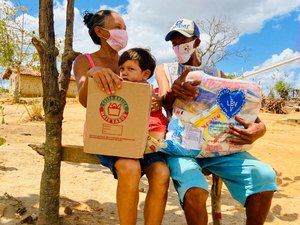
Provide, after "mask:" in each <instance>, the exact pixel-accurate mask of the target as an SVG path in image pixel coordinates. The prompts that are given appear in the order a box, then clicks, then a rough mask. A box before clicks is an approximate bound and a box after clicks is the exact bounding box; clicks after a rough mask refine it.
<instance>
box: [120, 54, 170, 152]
mask: <svg viewBox="0 0 300 225" xmlns="http://www.w3.org/2000/svg"><path fill="white" fill-rule="evenodd" d="M118 64H119V68H120V76H121V78H122V79H123V80H127V81H132V82H142V83H146V82H147V80H148V79H149V78H151V77H152V76H153V72H154V69H155V66H156V63H155V58H154V57H153V56H152V55H151V54H150V52H149V51H148V50H146V49H143V48H132V49H129V50H127V51H125V52H124V53H123V54H122V55H121V56H120V59H119V62H118ZM156 92H158V89H155V90H154V91H153V95H156V94H157V93H156ZM157 97H159V96H157ZM167 124H168V119H167V118H166V117H165V115H164V114H163V113H162V110H161V109H160V110H158V111H154V112H151V114H150V120H149V129H148V132H149V136H148V143H147V147H146V150H145V153H152V152H154V151H155V150H156V149H157V148H158V145H159V142H160V141H161V140H162V139H164V138H165V134H166V130H167Z"/></svg>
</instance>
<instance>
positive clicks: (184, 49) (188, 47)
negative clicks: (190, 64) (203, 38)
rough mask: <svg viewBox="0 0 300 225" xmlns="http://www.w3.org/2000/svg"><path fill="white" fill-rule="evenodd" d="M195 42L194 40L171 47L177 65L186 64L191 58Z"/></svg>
mask: <svg viewBox="0 0 300 225" xmlns="http://www.w3.org/2000/svg"><path fill="white" fill-rule="evenodd" d="M195 41H196V39H195V40H192V41H190V42H187V43H183V44H180V45H176V46H173V50H174V52H175V54H176V56H177V58H178V62H179V63H186V62H187V61H188V60H189V59H190V58H191V55H192V54H193V53H194V51H195V48H194V43H195Z"/></svg>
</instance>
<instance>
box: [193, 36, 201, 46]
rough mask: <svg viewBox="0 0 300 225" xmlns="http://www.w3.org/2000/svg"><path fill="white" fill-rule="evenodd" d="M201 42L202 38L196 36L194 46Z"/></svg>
mask: <svg viewBox="0 0 300 225" xmlns="http://www.w3.org/2000/svg"><path fill="white" fill-rule="evenodd" d="M200 43H201V40H200V38H196V40H195V43H194V48H198V47H199V45H200Z"/></svg>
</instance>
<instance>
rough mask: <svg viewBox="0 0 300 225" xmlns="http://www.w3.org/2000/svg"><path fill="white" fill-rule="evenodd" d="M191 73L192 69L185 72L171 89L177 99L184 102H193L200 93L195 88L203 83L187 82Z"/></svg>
mask: <svg viewBox="0 0 300 225" xmlns="http://www.w3.org/2000/svg"><path fill="white" fill-rule="evenodd" d="M190 71H191V68H187V69H186V70H185V71H183V73H182V74H181V75H180V76H179V77H178V78H177V79H176V80H175V81H174V83H173V85H172V87H171V89H172V92H173V94H174V95H175V96H176V97H179V98H182V99H184V100H192V99H193V98H194V97H196V96H197V95H198V93H199V91H198V89H197V88H196V87H195V86H197V85H199V84H200V83H201V81H192V82H190V81H188V82H186V81H185V80H186V77H187V75H188V73H189V72H190Z"/></svg>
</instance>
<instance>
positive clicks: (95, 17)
mask: <svg viewBox="0 0 300 225" xmlns="http://www.w3.org/2000/svg"><path fill="white" fill-rule="evenodd" d="M112 13H116V12H115V11H112V10H108V9H105V10H99V11H98V12H96V13H90V12H88V11H85V13H84V16H83V22H84V24H85V25H86V26H87V27H88V28H89V34H90V36H91V38H92V40H93V42H94V43H95V44H98V45H101V41H100V38H99V37H98V36H97V34H96V32H95V31H94V28H95V26H99V27H104V22H105V19H106V17H107V16H110V15H111V14H112Z"/></svg>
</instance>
